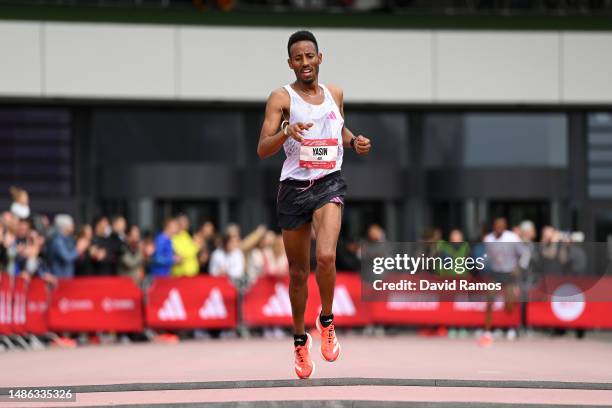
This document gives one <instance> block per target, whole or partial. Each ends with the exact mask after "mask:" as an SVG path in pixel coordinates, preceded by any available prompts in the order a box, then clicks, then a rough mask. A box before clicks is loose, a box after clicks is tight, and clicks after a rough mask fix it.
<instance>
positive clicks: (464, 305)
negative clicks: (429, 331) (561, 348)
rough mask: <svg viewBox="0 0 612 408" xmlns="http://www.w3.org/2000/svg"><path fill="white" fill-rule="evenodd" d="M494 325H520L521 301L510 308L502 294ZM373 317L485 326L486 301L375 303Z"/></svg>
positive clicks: (387, 320) (410, 322) (402, 322)
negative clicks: (508, 308)
mask: <svg viewBox="0 0 612 408" xmlns="http://www.w3.org/2000/svg"><path fill="white" fill-rule="evenodd" d="M492 306H493V326H494V327H518V326H519V325H520V323H521V312H520V304H518V303H516V304H515V305H514V308H513V309H512V310H510V311H508V310H506V308H505V306H504V302H503V298H502V297H501V296H499V297H497V298H496V299H495V301H494V302H493V305H492ZM371 310H372V320H373V321H374V322H375V323H378V324H383V325H426V326H457V327H481V326H484V323H485V310H486V302H473V301H472V302H437V301H435V300H432V299H426V300H423V301H418V300H415V301H408V302H393V301H390V302H373V303H372V309H371Z"/></svg>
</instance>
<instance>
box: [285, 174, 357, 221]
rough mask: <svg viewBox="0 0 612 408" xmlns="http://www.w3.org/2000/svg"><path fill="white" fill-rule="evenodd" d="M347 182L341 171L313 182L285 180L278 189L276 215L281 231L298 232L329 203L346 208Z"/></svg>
mask: <svg viewBox="0 0 612 408" xmlns="http://www.w3.org/2000/svg"><path fill="white" fill-rule="evenodd" d="M345 194H346V183H345V182H344V178H343V177H342V174H341V173H340V171H335V172H333V173H330V174H328V175H326V176H324V177H321V178H320V179H317V180H314V181H308V180H292V179H288V180H283V181H281V182H280V185H279V186H278V195H277V197H276V216H277V218H278V226H279V227H280V228H282V229H286V230H292V229H297V228H299V227H300V226H302V225H303V224H304V223H307V222H312V214H313V213H314V212H315V210H317V209H319V208H321V207H323V206H324V205H325V204H327V203H337V204H339V205H340V206H344V195H345Z"/></svg>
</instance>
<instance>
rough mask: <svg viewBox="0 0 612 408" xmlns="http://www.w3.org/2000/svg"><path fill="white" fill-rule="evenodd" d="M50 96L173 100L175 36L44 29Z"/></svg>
mask: <svg viewBox="0 0 612 408" xmlns="http://www.w3.org/2000/svg"><path fill="white" fill-rule="evenodd" d="M45 38H46V41H45V43H46V44H45V45H46V49H45V62H44V64H45V65H44V66H45V73H46V77H45V84H46V94H47V95H49V96H78V97H94V98H95V97H120V98H121V97H127V98H173V97H174V96H175V94H176V86H175V85H176V77H175V74H176V73H175V47H174V45H175V30H174V28H172V27H163V26H136V25H134V26H129V25H123V24H55V23H54V24H46V25H45Z"/></svg>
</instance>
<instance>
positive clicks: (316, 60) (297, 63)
mask: <svg viewBox="0 0 612 408" xmlns="http://www.w3.org/2000/svg"><path fill="white" fill-rule="evenodd" d="M322 59H323V55H321V53H317V49H316V47H315V45H314V43H313V42H312V41H298V42H296V43H295V44H293V45H292V46H291V57H290V58H289V60H288V62H289V68H291V69H292V70H293V72H295V77H296V78H297V80H298V81H299V82H302V83H304V84H312V83H313V82H314V81H315V80H316V79H317V77H318V76H319V65H320V64H321V61H322Z"/></svg>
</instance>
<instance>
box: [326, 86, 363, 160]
mask: <svg viewBox="0 0 612 408" xmlns="http://www.w3.org/2000/svg"><path fill="white" fill-rule="evenodd" d="M327 88H328V89H329V91H330V92H331V94H332V96H333V97H334V100H335V101H336V105H338V108H339V109H340V114H341V115H342V119H344V93H343V92H342V88H340V87H338V86H335V85H327ZM353 137H354V135H353V132H351V130H350V129H349V128H348V127H346V126H344V127H343V128H342V145H343V146H344V147H345V148H348V149H352V147H351V139H352V138H353ZM354 145H355V147H354V149H355V151H356V152H357V154H359V155H366V154H368V153H369V152H370V148H371V147H372V143H371V142H370V139H368V138H367V137H365V136H363V135H359V136H357V138H356V139H355V143H354Z"/></svg>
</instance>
